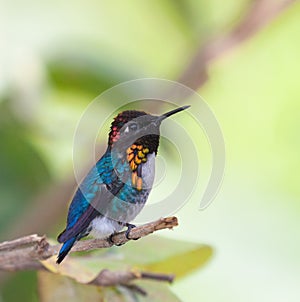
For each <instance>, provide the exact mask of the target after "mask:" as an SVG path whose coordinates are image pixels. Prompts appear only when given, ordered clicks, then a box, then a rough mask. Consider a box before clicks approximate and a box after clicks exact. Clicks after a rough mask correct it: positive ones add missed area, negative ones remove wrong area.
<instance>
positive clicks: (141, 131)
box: [56, 106, 190, 264]
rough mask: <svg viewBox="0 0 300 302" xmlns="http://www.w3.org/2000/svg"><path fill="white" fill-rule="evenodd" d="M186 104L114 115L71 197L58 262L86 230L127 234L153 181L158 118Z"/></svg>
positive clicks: (99, 234)
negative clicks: (157, 112)
mask: <svg viewBox="0 0 300 302" xmlns="http://www.w3.org/2000/svg"><path fill="white" fill-rule="evenodd" d="M189 107H190V106H182V107H178V108H176V109H173V110H172V111H169V112H167V113H164V114H162V115H159V116H157V115H151V114H147V113H146V112H144V111H137V110H126V111H123V112H121V113H119V114H118V115H117V116H116V117H115V118H114V120H113V122H112V124H111V127H110V132H109V136H108V145H107V149H106V151H105V153H104V154H103V156H102V157H101V158H100V159H99V160H98V161H97V162H96V164H95V165H94V166H93V167H92V169H91V170H90V171H89V172H88V174H87V175H86V177H85V178H84V179H83V181H82V182H81V183H80V185H79V186H78V188H77V190H76V192H75V194H74V196H73V198H72V202H71V204H70V206H69V211H68V216H67V224H66V228H65V230H64V231H63V232H62V233H60V235H59V236H58V238H57V240H58V242H59V243H63V245H62V247H61V249H60V251H59V254H58V257H57V260H56V262H57V263H58V264H59V263H61V262H62V261H63V259H64V258H65V257H66V255H67V254H68V253H69V251H70V250H71V248H72V246H73V245H74V244H75V243H76V242H77V241H78V240H80V239H81V238H83V237H86V236H88V235H92V236H93V237H95V238H101V239H104V238H107V240H109V241H110V242H112V236H113V235H114V234H115V233H117V232H119V231H120V230H122V229H123V228H125V227H127V230H126V237H127V238H128V239H129V237H128V236H129V234H130V230H131V229H132V228H134V227H135V225H133V224H131V223H130V222H131V221H132V220H134V218H135V217H136V216H137V215H138V214H139V212H140V211H141V210H142V208H143V206H144V205H145V203H146V201H147V199H148V196H149V194H150V191H151V189H152V185H153V182H154V175H155V157H156V155H157V151H158V146H159V138H160V125H161V122H162V121H163V120H164V119H166V118H168V117H170V116H172V115H173V114H175V113H178V112H180V111H183V110H185V109H187V108H189ZM112 243H113V242H112Z"/></svg>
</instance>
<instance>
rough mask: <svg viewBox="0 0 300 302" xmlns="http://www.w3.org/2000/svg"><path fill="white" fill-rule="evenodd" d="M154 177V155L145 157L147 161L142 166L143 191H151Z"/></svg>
mask: <svg viewBox="0 0 300 302" xmlns="http://www.w3.org/2000/svg"><path fill="white" fill-rule="evenodd" d="M154 176H155V154H154V153H151V154H148V156H147V161H146V162H145V163H143V166H142V179H143V189H149V190H151V189H152V186H153V182H154Z"/></svg>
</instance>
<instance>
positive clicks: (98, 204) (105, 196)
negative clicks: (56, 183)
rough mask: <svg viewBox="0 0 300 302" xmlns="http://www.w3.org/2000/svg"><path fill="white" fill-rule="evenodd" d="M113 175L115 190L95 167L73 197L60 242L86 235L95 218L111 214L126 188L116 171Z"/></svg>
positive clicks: (59, 238)
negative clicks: (121, 190)
mask: <svg viewBox="0 0 300 302" xmlns="http://www.w3.org/2000/svg"><path fill="white" fill-rule="evenodd" d="M101 164H102V163H101ZM104 164H105V162H104ZM112 173H113V175H111V177H114V179H115V181H114V185H113V188H108V186H107V185H106V184H105V183H104V182H103V179H102V178H101V177H100V174H99V169H98V167H97V166H94V167H93V168H92V169H91V171H90V172H89V173H88V175H87V176H86V177H85V179H84V180H83V182H82V183H81V185H80V186H79V188H78V189H77V191H76V193H75V196H74V197H73V200H72V203H71V205H70V208H69V213H68V219H67V228H66V229H65V230H64V231H63V232H62V233H61V234H60V235H59V236H58V238H57V240H58V242H66V241H67V240H69V239H70V238H72V237H75V236H78V235H79V236H80V235H82V236H84V235H86V234H84V233H86V231H87V228H88V226H89V224H90V223H91V221H92V220H93V219H94V218H96V217H97V216H100V215H103V216H105V214H106V213H109V211H110V203H111V201H112V199H113V198H114V196H116V195H117V194H118V192H119V190H120V189H121V188H122V187H123V186H124V182H123V181H122V180H120V179H119V178H118V176H117V175H116V174H115V171H114V170H113V171H112Z"/></svg>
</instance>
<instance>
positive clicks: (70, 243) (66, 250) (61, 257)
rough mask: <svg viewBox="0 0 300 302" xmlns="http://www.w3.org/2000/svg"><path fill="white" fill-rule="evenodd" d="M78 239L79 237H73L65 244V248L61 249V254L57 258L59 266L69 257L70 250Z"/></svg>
mask: <svg viewBox="0 0 300 302" xmlns="http://www.w3.org/2000/svg"><path fill="white" fill-rule="evenodd" d="M76 239H77V237H73V238H71V239H69V240H68V241H66V242H65V243H64V244H63V246H62V247H61V249H60V251H59V254H58V256H57V260H56V263H57V264H60V263H61V262H62V261H63V260H64V258H65V257H66V256H67V254H68V253H69V251H70V249H71V248H72V246H73V245H74V243H75V241H76Z"/></svg>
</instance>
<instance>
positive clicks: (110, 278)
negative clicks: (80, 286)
mask: <svg viewBox="0 0 300 302" xmlns="http://www.w3.org/2000/svg"><path fill="white" fill-rule="evenodd" d="M174 278H175V277H174V275H168V274H156V273H150V272H142V271H141V272H140V271H137V270H135V271H133V270H131V271H110V270H102V271H101V272H100V273H99V274H98V276H97V277H96V278H95V279H93V280H92V281H91V282H89V283H88V284H90V285H98V286H114V285H118V284H127V283H128V282H130V281H133V280H136V279H148V280H155V281H163V282H169V283H172V282H173V280H174Z"/></svg>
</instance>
